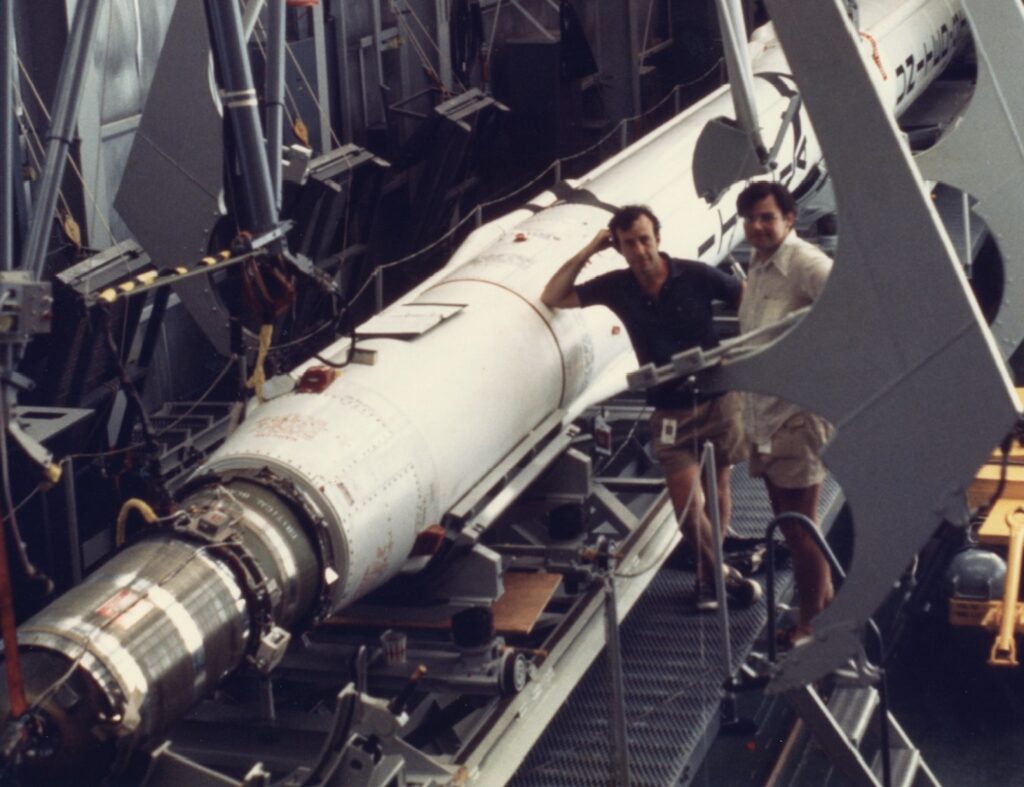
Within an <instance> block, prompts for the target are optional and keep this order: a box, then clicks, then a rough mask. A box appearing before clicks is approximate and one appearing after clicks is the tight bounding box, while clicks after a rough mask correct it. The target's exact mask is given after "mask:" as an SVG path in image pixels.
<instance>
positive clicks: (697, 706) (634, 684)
mask: <svg viewBox="0 0 1024 787" xmlns="http://www.w3.org/2000/svg"><path fill="white" fill-rule="evenodd" d="M732 492H733V517H732V527H731V530H732V532H734V533H735V534H736V535H738V536H741V537H744V538H757V537H759V536H763V534H764V528H765V526H766V525H767V524H768V521H769V520H770V518H771V509H770V508H769V506H768V499H767V496H766V494H765V492H764V486H763V484H762V483H761V481H759V480H756V479H752V478H750V477H749V476H748V475H747V469H746V464H743V465H739V466H737V468H736V469H735V470H734V471H733V484H732ZM839 493H840V490H839V486H838V484H836V483H835V482H834V481H833V480H832V479H829V480H828V481H827V482H826V484H825V486H824V488H823V490H822V499H821V509H820V510H821V511H822V512H826V511H829V510H830V508H831V506H832V505H833V503H834V502H835V501H836V500H837V499H838V497H839ZM759 579H760V580H761V582H762V583H763V582H764V577H763V574H762V575H760V576H759ZM777 583H778V590H779V595H780V597H782V598H784V597H785V595H784V593H785V591H786V590H787V589H788V587H789V585H790V583H791V577H790V574H789V572H788V571H780V572H778V574H777ZM692 587H693V572H692V571H691V570H690V569H688V568H687V569H684V568H681V567H678V566H677V565H674V561H673V560H672V559H671V558H670V559H669V561H667V562H666V564H665V566H663V567H662V569H661V570H660V571H659V572H658V575H657V576H656V577H655V579H654V580H653V582H652V583H651V584H650V586H649V587H648V589H647V591H646V592H645V593H644V595H643V596H641V598H640V600H639V601H638V602H637V604H636V606H635V607H634V608H633V611H632V612H631V613H630V615H629V617H628V618H627V619H626V620H625V622H624V623H623V624H622V629H621V640H622V655H623V662H624V668H623V670H624V671H623V682H624V684H625V691H626V724H627V735H628V739H629V757H630V772H631V776H632V784H633V785H635V786H636V787H640V786H641V785H643V786H644V787H666V785H674V784H677V783H678V782H680V781H681V780H682V781H686V780H688V779H689V778H690V776H691V775H692V773H693V772H694V771H696V769H697V767H698V766H699V764H700V762H699V759H700V758H701V757H703V754H704V752H705V751H706V749H707V747H708V746H710V744H711V741H712V740H713V738H714V737H715V735H716V733H717V731H718V722H719V705H720V699H721V696H722V695H721V691H720V687H721V685H722V681H723V679H724V678H725V675H723V674H722V673H723V670H722V667H721V655H720V653H721V637H720V635H719V623H718V617H717V615H716V614H714V613H712V614H707V613H704V614H699V613H697V612H696V611H695V610H694V609H693V608H692V607H691V608H688V607H687V604H686V603H685V601H684V599H685V598H686V596H687V595H688V593H689V592H690V590H691V589H692ZM765 619H766V611H765V605H764V604H763V603H761V604H757V605H755V606H754V607H752V608H751V609H747V610H741V611H736V612H732V614H731V615H730V620H731V641H732V651H733V665H732V666H733V669H734V670H735V669H737V668H738V667H739V665H740V664H741V663H742V662H743V660H744V659H745V658H746V656H747V654H748V653H749V652H750V650H751V648H752V646H753V644H754V642H755V640H756V639H757V637H758V635H759V634H760V632H761V629H762V628H763V626H764V624H765ZM608 703H609V680H608V671H607V665H606V659H605V658H604V656H603V655H602V656H600V657H599V658H598V659H597V660H596V661H595V662H594V664H593V665H592V666H591V668H590V669H589V670H588V671H587V673H586V675H585V676H584V677H583V679H582V680H581V681H580V682H579V684H578V685H577V686H576V688H575V689H574V690H573V692H572V694H570V695H569V698H568V699H567V700H566V702H565V705H564V706H563V707H562V709H561V710H560V711H559V713H558V715H557V716H556V717H555V719H554V721H553V722H552V723H551V725H550V726H549V727H548V729H547V730H546V731H545V732H544V734H543V735H542V736H541V738H540V740H539V741H538V742H537V745H536V746H534V747H533V749H532V750H531V752H530V754H529V755H528V756H527V758H526V759H525V760H524V761H523V763H522V764H521V765H520V767H519V770H518V771H517V772H516V774H515V776H514V777H513V778H512V780H511V781H510V782H509V784H511V785H515V787H560V786H561V785H565V787H584V786H585V785H593V787H607V785H608V784H609V772H610V771H609V744H608ZM695 755H699V757H698V758H697V759H696V761H694V760H695Z"/></svg>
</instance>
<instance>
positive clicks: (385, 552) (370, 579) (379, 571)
mask: <svg viewBox="0 0 1024 787" xmlns="http://www.w3.org/2000/svg"><path fill="white" fill-rule="evenodd" d="M394 547H395V536H394V534H393V533H391V532H390V531H389V532H388V543H387V544H385V545H384V546H380V547H377V555H376V556H375V557H374V560H373V562H372V563H370V565H368V566H367V567H366V571H365V573H364V574H363V580H362V582H360V583H359V592H360V593H361V592H362V591H363V589H364V588H371V587H374V586H375V585H376V583H377V581H378V580H379V579H380V578H381V577H383V576H384V572H385V571H387V568H388V558H389V557H391V552H392V551H393V550H394Z"/></svg>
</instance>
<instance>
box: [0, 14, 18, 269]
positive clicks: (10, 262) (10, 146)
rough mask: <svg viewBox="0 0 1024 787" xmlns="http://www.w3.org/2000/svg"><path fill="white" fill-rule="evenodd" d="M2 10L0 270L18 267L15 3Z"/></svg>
mask: <svg viewBox="0 0 1024 787" xmlns="http://www.w3.org/2000/svg"><path fill="white" fill-rule="evenodd" d="M2 6H3V7H2V9H0V46H2V47H3V51H2V52H0V268H2V269H3V270H5V271H9V270H11V269H12V268H13V267H14V179H15V177H16V176H15V169H14V160H15V159H14V145H15V142H16V140H17V137H16V135H15V133H14V3H13V2H11V0H6V2H4V3H3V4H2Z"/></svg>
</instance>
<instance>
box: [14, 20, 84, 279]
mask: <svg viewBox="0 0 1024 787" xmlns="http://www.w3.org/2000/svg"><path fill="white" fill-rule="evenodd" d="M102 2H103V0H80V1H79V3H78V6H77V8H76V9H75V18H74V20H73V21H72V23H71V31H70V34H69V37H68V46H67V49H66V50H65V51H64V59H63V61H62V64H61V73H60V79H59V80H58V82H57V95H56V98H55V99H54V107H53V120H52V123H51V125H50V131H49V134H48V135H47V138H46V153H45V162H46V163H45V169H44V171H43V178H42V182H41V183H40V186H39V191H38V193H37V195H36V201H35V205H34V206H33V212H32V222H31V224H30V225H29V234H28V241H27V243H26V247H25V254H24V260H23V267H24V268H25V269H26V270H28V271H29V272H30V273H32V275H33V276H36V277H38V276H39V275H40V274H41V273H42V269H43V263H44V261H45V260H46V251H47V248H48V246H49V240H50V227H51V226H52V225H51V224H50V222H51V220H52V218H53V211H54V208H55V207H56V205H57V194H58V192H59V190H60V183H61V179H62V178H63V177H64V164H65V162H66V160H67V153H68V148H70V147H71V135H72V134H73V133H74V130H75V123H76V121H77V118H78V108H79V105H80V104H81V98H82V82H83V80H84V79H85V71H86V65H87V64H88V62H89V50H90V49H91V48H92V42H93V39H94V38H95V34H96V22H97V20H98V19H99V12H100V7H101V5H102ZM4 5H10V3H9V2H5V3H4Z"/></svg>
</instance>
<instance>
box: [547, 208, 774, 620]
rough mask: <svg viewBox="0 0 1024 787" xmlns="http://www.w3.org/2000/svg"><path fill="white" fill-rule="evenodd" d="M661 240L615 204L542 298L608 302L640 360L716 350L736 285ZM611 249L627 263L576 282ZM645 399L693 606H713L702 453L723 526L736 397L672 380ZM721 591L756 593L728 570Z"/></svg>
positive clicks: (748, 598) (560, 305)
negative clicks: (693, 578)
mask: <svg viewBox="0 0 1024 787" xmlns="http://www.w3.org/2000/svg"><path fill="white" fill-rule="evenodd" d="M660 242H661V225H660V222H659V221H658V219H657V217H656V216H655V215H654V213H653V212H652V211H651V210H650V208H647V207H645V206H643V205H627V206H626V207H623V208H620V209H619V210H618V211H616V212H615V214H614V215H613V216H612V219H611V221H610V222H609V223H608V228H607V229H602V230H601V231H600V232H598V233H597V235H596V236H595V237H594V239H593V240H592V241H591V242H590V243H589V244H587V246H585V247H584V248H583V249H582V250H581V251H580V252H579V253H578V254H576V255H574V256H573V257H572V258H571V259H570V260H569V261H568V262H566V263H565V264H564V265H563V266H562V267H561V268H559V269H558V271H557V272H556V273H555V275H554V276H553V277H552V278H551V280H550V281H549V282H548V284H547V286H546V287H545V288H544V292H543V294H542V295H541V301H542V302H543V303H544V305H545V306H548V307H549V308H553V309H572V308H579V307H586V306H595V305H599V304H600V305H603V306H607V307H608V308H609V309H611V310H612V311H613V312H614V313H615V314H616V315H617V316H618V317H619V319H621V320H622V323H623V325H624V326H625V328H626V331H627V333H628V334H629V338H630V341H631V342H632V344H633V350H634V351H635V352H636V356H637V360H638V361H639V362H640V363H641V364H646V363H655V364H659V365H660V364H665V363H668V362H669V361H670V360H671V358H672V356H673V355H675V354H676V353H678V352H682V351H683V350H688V349H690V348H691V347H703V348H705V349H707V348H711V347H715V346H716V345H717V344H718V336H717V335H716V333H715V327H714V322H713V319H712V318H713V311H712V304H713V302H714V301H724V302H725V303H727V304H729V305H731V306H738V305H739V302H740V299H741V298H742V296H743V283H742V282H741V281H740V280H739V279H737V278H735V277H733V276H730V275H728V274H725V273H722V272H721V271H719V270H717V269H716V268H713V267H711V266H709V265H705V264H704V263H701V262H693V261H690V260H676V259H672V258H671V257H669V256H668V255H667V254H664V253H663V252H661V251H660V250H659V248H658V247H659V244H660ZM609 246H612V247H614V248H615V249H616V250H617V251H618V252H619V253H620V254H621V255H622V256H623V257H625V259H626V262H627V263H628V265H629V269H628V270H617V271H612V272H610V273H606V274H604V275H602V276H598V277H596V278H594V279H591V280H590V281H588V282H586V283H584V284H581V285H579V286H577V285H576V278H577V277H578V276H579V274H580V271H582V270H583V266H584V265H586V264H587V262H588V261H589V260H590V258H591V257H592V256H593V255H594V254H597V253H598V252H599V251H602V250H604V249H606V248H608V247H609ZM647 401H648V403H649V404H651V405H653V406H654V408H655V410H654V415H653V417H652V418H651V437H652V439H653V440H654V442H655V446H656V449H655V453H656V454H657V456H658V459H659V460H660V461H661V465H662V470H663V471H664V473H665V481H666V484H667V486H668V490H669V495H670V496H671V498H672V503H673V505H674V507H675V510H676V515H677V516H678V517H679V521H680V526H681V528H682V531H683V538H684V539H685V540H686V541H687V542H688V543H689V544H690V545H691V546H692V547H693V548H694V549H695V550H696V553H697V580H698V582H697V604H698V607H699V608H701V609H713V608H714V607H715V605H716V602H715V599H714V595H713V590H712V589H713V586H714V580H713V577H714V552H713V547H712V529H711V522H710V520H709V519H708V517H707V513H706V512H705V504H704V495H703V493H702V490H701V487H700V466H699V461H700V451H701V446H702V445H703V443H704V441H705V440H710V441H711V443H712V445H713V446H714V449H715V467H716V471H717V482H718V501H717V503H718V509H719V514H720V517H721V522H722V527H723V530H724V528H725V526H726V525H727V524H728V522H729V516H730V514H731V509H732V503H731V495H730V491H729V479H730V475H731V471H732V465H733V464H735V463H736V462H738V461H740V460H741V459H743V458H744V450H745V443H744V438H743V430H742V426H741V423H740V413H739V410H738V400H737V399H736V397H734V396H732V395H729V394H726V395H724V396H714V395H712V396H707V395H702V394H699V393H695V392H693V391H687V390H681V389H680V387H679V385H678V383H675V382H671V383H667V384H663V385H660V386H657V387H655V388H652V389H650V390H649V391H648V393H647ZM691 497H692V498H693V499H692V500H691ZM726 592H727V594H728V596H729V599H730V600H731V601H733V602H734V603H736V604H737V605H741V606H746V605H750V604H753V603H754V602H756V601H757V600H758V599H759V598H760V597H761V586H760V585H759V584H758V583H757V582H756V581H754V580H752V579H747V578H744V577H743V576H742V575H740V574H739V572H737V571H735V570H734V569H727V571H726Z"/></svg>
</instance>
